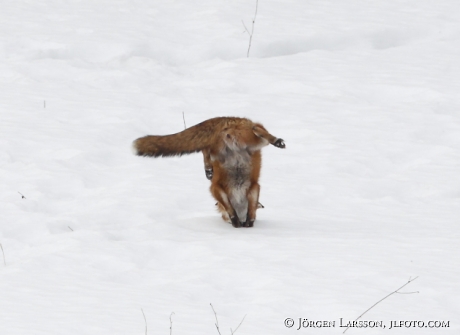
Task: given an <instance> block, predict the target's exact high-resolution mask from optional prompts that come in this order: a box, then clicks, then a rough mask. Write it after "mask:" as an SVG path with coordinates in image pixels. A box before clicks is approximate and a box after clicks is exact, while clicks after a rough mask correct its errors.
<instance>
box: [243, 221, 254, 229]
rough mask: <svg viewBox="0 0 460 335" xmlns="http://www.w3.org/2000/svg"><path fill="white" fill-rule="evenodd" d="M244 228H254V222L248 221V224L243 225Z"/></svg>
mask: <svg viewBox="0 0 460 335" xmlns="http://www.w3.org/2000/svg"><path fill="white" fill-rule="evenodd" d="M243 227H246V228H251V227H254V220H249V219H247V220H246V222H245V223H244V224H243Z"/></svg>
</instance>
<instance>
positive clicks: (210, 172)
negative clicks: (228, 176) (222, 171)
mask: <svg viewBox="0 0 460 335" xmlns="http://www.w3.org/2000/svg"><path fill="white" fill-rule="evenodd" d="M204 173H205V174H206V178H208V179H209V180H211V179H212V176H213V175H214V171H213V170H212V169H205V170H204Z"/></svg>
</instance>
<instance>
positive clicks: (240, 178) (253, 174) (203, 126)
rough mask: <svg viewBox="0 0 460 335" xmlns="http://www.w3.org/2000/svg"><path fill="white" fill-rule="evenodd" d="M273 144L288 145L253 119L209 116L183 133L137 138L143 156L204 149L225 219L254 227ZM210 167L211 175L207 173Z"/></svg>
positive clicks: (278, 145) (213, 186)
mask: <svg viewBox="0 0 460 335" xmlns="http://www.w3.org/2000/svg"><path fill="white" fill-rule="evenodd" d="M269 143H271V144H273V145H275V146H277V147H279V148H284V147H285V145H284V142H283V140H282V139H279V138H276V137H275V136H273V135H271V134H270V133H269V132H268V131H267V130H266V129H265V128H264V127H263V126H262V125H261V124H259V123H254V122H252V121H251V120H249V119H245V118H237V117H220V118H214V119H209V120H207V121H204V122H202V123H200V124H197V125H196V126H193V127H190V128H188V129H186V130H184V131H182V132H180V133H177V134H173V135H166V136H145V137H142V138H139V139H137V140H136V141H134V148H135V149H136V151H137V154H138V155H144V156H154V157H158V156H173V155H182V154H188V153H192V152H197V151H202V152H203V156H204V162H205V169H206V175H207V176H208V178H209V177H210V178H211V181H212V182H211V194H212V195H213V196H214V198H215V199H216V200H217V201H218V208H219V210H220V211H221V212H222V215H223V218H224V219H227V218H228V219H229V220H230V221H231V222H232V224H233V226H234V227H240V226H245V227H252V226H253V224H254V220H255V218H256V211H257V208H258V199H259V191H260V185H259V183H258V180H259V175H260V167H261V152H260V150H261V148H262V147H264V146H266V145H268V144H269ZM208 171H210V174H209V175H208Z"/></svg>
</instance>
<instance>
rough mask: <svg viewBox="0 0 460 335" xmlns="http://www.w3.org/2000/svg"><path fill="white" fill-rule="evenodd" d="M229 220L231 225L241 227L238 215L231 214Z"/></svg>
mask: <svg viewBox="0 0 460 335" xmlns="http://www.w3.org/2000/svg"><path fill="white" fill-rule="evenodd" d="M230 220H231V221H232V226H233V227H235V228H240V227H241V222H240V220H238V217H236V216H232V217H231V218H230Z"/></svg>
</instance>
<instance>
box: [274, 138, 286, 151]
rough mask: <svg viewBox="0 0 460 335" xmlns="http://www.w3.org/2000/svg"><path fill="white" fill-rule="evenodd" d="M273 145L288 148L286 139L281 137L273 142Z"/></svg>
mask: <svg viewBox="0 0 460 335" xmlns="http://www.w3.org/2000/svg"><path fill="white" fill-rule="evenodd" d="M273 145H274V146H275V147H277V148H281V149H284V148H286V144H284V140H283V139H282V138H279V139H277V140H276V141H275V143H273Z"/></svg>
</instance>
